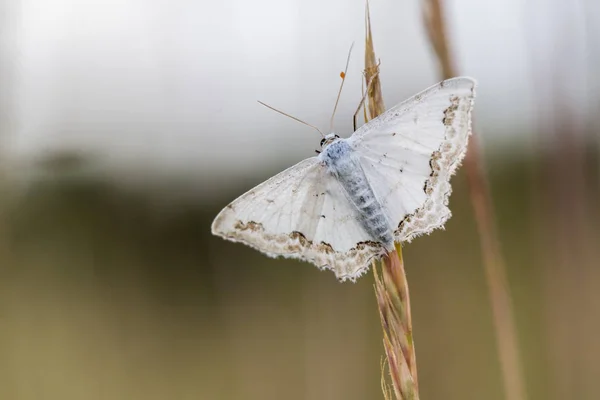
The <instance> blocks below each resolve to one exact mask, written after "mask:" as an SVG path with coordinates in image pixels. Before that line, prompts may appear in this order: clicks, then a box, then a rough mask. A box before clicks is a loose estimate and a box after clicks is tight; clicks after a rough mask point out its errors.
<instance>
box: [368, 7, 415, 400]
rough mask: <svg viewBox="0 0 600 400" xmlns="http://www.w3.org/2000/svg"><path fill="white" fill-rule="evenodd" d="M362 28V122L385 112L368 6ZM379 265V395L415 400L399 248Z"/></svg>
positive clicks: (408, 315)
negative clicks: (364, 86) (364, 94)
mask: <svg viewBox="0 0 600 400" xmlns="http://www.w3.org/2000/svg"><path fill="white" fill-rule="evenodd" d="M365 24H366V32H365V37H366V38H365V80H366V84H367V106H366V107H365V112H364V117H365V121H366V120H368V119H372V118H375V117H377V116H378V115H379V114H381V113H383V112H384V111H385V105H384V103H383V95H382V93H381V81H380V78H379V65H378V63H377V62H376V57H375V49H374V46H373V36H372V34H371V19H370V15H369V4H368V3H367V9H366V21H365ZM367 110H368V112H367ZM367 114H368V115H367ZM379 264H380V267H379V268H380V269H381V273H379V272H378V269H379V268H378V267H377V265H376V263H373V275H374V276H375V294H376V296H377V305H378V308H379V316H380V318H381V325H382V328H383V346H384V349H385V354H386V360H387V366H388V368H389V373H390V378H391V382H392V389H390V388H389V387H388V386H387V384H386V383H385V375H384V370H385V368H382V389H383V394H384V397H385V398H386V399H389V398H390V396H391V393H392V392H393V393H394V395H395V397H396V399H398V400H417V399H418V398H419V387H418V382H417V364H416V355H415V346H414V342H413V335H412V318H411V312H410V296H409V291H408V283H407V280H406V273H405V271H404V260H403V259H402V247H401V246H400V245H399V244H397V245H396V251H393V252H391V253H390V254H389V255H388V256H387V257H385V258H384V259H383V260H382V261H381V262H380V263H379ZM384 366H385V365H384Z"/></svg>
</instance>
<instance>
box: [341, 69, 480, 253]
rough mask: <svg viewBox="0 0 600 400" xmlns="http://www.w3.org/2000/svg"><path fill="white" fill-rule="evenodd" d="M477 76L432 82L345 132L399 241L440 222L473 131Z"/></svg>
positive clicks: (448, 212)
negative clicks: (472, 114) (376, 115)
mask: <svg viewBox="0 0 600 400" xmlns="http://www.w3.org/2000/svg"><path fill="white" fill-rule="evenodd" d="M475 85H476V83H475V81H474V80H473V79H471V78H466V77H460V78H453V79H448V80H445V81H443V82H440V83H439V84H437V85H434V86H432V87H430V88H428V89H426V90H425V91H423V92H421V93H419V94H417V95H415V96H414V97H412V98H410V99H408V100H406V101H404V102H403V103H400V104H398V105H396V106H395V107H392V108H391V109H389V110H388V111H386V112H385V113H383V114H381V115H380V116H379V117H377V118H375V119H373V120H371V121H369V122H368V123H366V124H364V125H363V126H361V127H360V128H359V129H357V130H356V132H355V133H354V134H353V135H352V136H351V137H350V138H349V141H350V142H351V145H352V146H353V148H354V149H355V151H357V152H358V154H359V157H360V162H361V165H362V167H363V169H364V171H365V174H366V176H367V178H368V179H369V182H370V183H371V185H372V187H373V190H374V192H375V194H376V196H377V198H378V199H379V201H380V202H381V203H382V205H383V207H384V211H385V213H386V215H387V217H388V219H389V221H390V223H391V224H392V226H394V227H395V232H394V233H395V240H396V241H397V242H404V241H410V240H412V239H413V238H414V237H415V236H418V235H421V234H426V233H429V232H431V231H432V230H434V229H436V228H440V227H443V225H444V223H445V222H446V220H447V219H448V218H450V215H451V213H450V210H449V208H448V198H449V196H450V193H451V186H450V177H451V176H452V175H453V174H454V172H455V171H456V168H457V167H458V166H459V165H460V162H461V160H462V159H463V157H464V154H465V152H466V150H467V144H468V139H469V136H470V134H471V111H472V108H473V102H474V97H475Z"/></svg>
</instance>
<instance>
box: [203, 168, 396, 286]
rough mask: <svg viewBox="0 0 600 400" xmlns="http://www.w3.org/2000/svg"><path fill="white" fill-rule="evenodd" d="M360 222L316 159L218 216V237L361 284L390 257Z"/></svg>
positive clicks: (215, 229) (274, 179) (214, 229)
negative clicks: (376, 261) (374, 264)
mask: <svg viewBox="0 0 600 400" xmlns="http://www.w3.org/2000/svg"><path fill="white" fill-rule="evenodd" d="M358 218H359V216H358V212H357V211H356V209H355V208H354V206H353V205H352V204H351V203H350V202H349V200H348V199H347V197H346V195H345V192H344V190H343V188H342V186H341V185H340V183H339V182H338V181H337V180H336V179H335V177H333V176H332V175H331V174H329V173H328V172H327V170H326V169H325V167H324V166H323V165H321V163H320V162H319V161H318V159H317V158H316V157H312V158H309V159H306V160H304V161H302V162H300V163H298V164H296V165H294V166H293V167H290V168H288V169H287V170H285V171H283V172H281V173H279V174H277V175H275V176H274V177H272V178H271V179H269V180H267V181H265V182H263V183H262V184H260V185H258V186H256V187H255V188H254V189H252V190H250V191H248V192H247V193H245V194H243V195H242V196H240V197H239V198H237V199H236V200H234V201H233V202H232V203H231V204H229V205H228V206H227V207H225V208H224V209H223V210H222V211H221V212H220V213H219V215H217V217H216V218H215V220H214V222H213V224H212V233H213V234H215V235H218V236H221V237H223V238H225V239H228V240H231V241H234V242H241V243H244V244H246V245H248V246H251V247H253V248H255V249H257V250H259V251H261V252H263V253H265V254H267V255H269V256H271V257H277V256H283V257H288V258H296V259H300V260H304V261H308V262H311V263H313V264H315V265H316V266H317V267H319V268H321V269H331V270H333V272H334V273H335V275H336V276H337V277H338V279H340V280H346V279H351V280H355V279H356V278H357V277H358V276H360V275H361V274H362V273H364V272H365V271H366V270H368V268H369V265H370V262H371V260H372V259H373V258H375V257H378V256H380V255H382V254H384V252H385V250H384V249H383V247H382V246H381V244H379V243H375V242H372V241H370V236H369V234H368V233H367V232H366V231H365V229H364V228H363V227H362V225H361V224H360V222H359V220H358Z"/></svg>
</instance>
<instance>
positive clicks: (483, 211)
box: [423, 0, 527, 400]
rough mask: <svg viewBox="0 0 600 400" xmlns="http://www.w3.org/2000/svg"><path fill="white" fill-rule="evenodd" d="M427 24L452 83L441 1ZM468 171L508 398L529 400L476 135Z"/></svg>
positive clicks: (426, 9) (426, 3)
mask: <svg viewBox="0 0 600 400" xmlns="http://www.w3.org/2000/svg"><path fill="white" fill-rule="evenodd" d="M423 20H424V24H425V28H426V30H427V33H428V35H429V40H430V42H431V45H432V47H433V49H434V51H435V54H436V55H437V58H438V61H439V64H440V73H441V75H442V77H443V78H444V79H448V78H451V77H454V76H457V74H456V68H455V66H454V60H453V59H452V56H451V52H450V50H449V46H448V40H447V37H446V27H445V23H444V14H443V9H442V6H441V4H440V1H439V0H423ZM465 171H466V173H467V179H468V183H469V192H470V197H471V202H472V204H473V210H474V213H475V219H476V222H477V228H478V231H479V237H480V245H481V252H482V255H483V265H484V268H485V273H486V279H487V283H488V287H489V295H490V302H491V305H492V312H493V317H494V325H495V329H496V340H497V345H498V353H499V358H500V364H501V368H502V375H503V381H504V390H505V395H506V398H507V399H509V400H525V399H526V398H527V396H526V391H525V384H524V380H523V373H522V367H521V361H520V357H519V350H518V341H517V334H516V327H515V318H514V312H513V306H512V299H511V295H510V291H509V287H508V281H507V276H506V266H505V263H504V259H503V257H502V253H501V250H500V241H499V239H498V234H497V230H496V226H495V217H494V205H493V202H492V198H491V194H490V190H489V186H488V181H487V177H486V174H485V172H484V169H483V161H482V156H481V154H480V148H479V145H478V136H477V135H475V134H473V137H472V138H471V142H470V144H469V151H468V152H467V155H466V158H465Z"/></svg>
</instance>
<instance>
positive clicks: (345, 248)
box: [212, 77, 475, 281]
mask: <svg viewBox="0 0 600 400" xmlns="http://www.w3.org/2000/svg"><path fill="white" fill-rule="evenodd" d="M474 90H475V81H474V80H473V79H471V78H466V77H460V78H453V79H448V80H445V81H443V82H440V83H438V84H437V85H435V86H432V87H430V88H429V89H427V90H425V91H423V92H421V93H419V94H417V95H416V96H414V97H412V98H410V99H408V100H406V101H404V102H403V103H400V104H398V105H396V106H395V107H392V108H391V109H389V110H388V111H386V112H385V113H383V114H381V115H380V116H379V117H378V118H375V119H373V120H371V121H370V122H368V123H366V124H364V125H363V126H361V127H360V128H359V129H357V130H356V132H354V134H353V135H352V136H350V137H349V138H340V137H339V136H338V135H336V134H334V133H330V134H328V135H326V136H325V137H324V138H323V140H321V148H322V151H321V153H320V154H319V155H318V156H316V157H311V158H308V159H306V160H304V161H302V162H300V163H298V164H296V165H294V166H293V167H290V168H288V169H286V170H285V171H283V172H281V173H279V174H277V175H275V176H274V177H272V178H271V179H269V180H267V181H266V182H263V183H262V184H260V185H258V186H257V187H255V188H254V189H252V190H250V191H249V192H247V193H245V194H243V195H242V196H240V197H239V198H237V199H236V200H234V201H233V202H232V203H231V204H229V205H228V206H227V207H225V208H224V209H223V210H222V211H221V212H220V213H219V215H218V216H217V217H216V218H215V220H214V222H213V224H212V233H213V234H215V235H218V236H221V237H223V238H225V239H228V240H231V241H234V242H241V243H244V244H246V245H248V246H251V247H254V248H255V249H257V250H259V251H261V252H263V253H265V254H267V255H268V256H271V257H277V256H283V257H289V258H297V259H300V260H304V261H308V262H311V263H313V264H315V265H316V266H317V267H319V268H321V269H331V270H332V271H333V272H334V273H335V275H336V277H337V278H338V279H340V280H342V281H344V280H346V279H350V280H352V281H354V280H356V278H357V277H359V276H360V275H361V274H363V273H365V272H366V271H367V270H368V268H369V265H370V263H371V261H372V260H373V259H377V258H380V257H381V256H383V255H385V254H387V252H391V251H393V250H394V242H410V241H411V239H413V238H414V237H416V236H418V235H422V234H425V233H429V232H431V231H432V230H434V229H436V228H441V227H443V225H444V223H445V222H446V220H447V219H448V218H450V210H449V209H448V197H449V196H450V192H451V187H450V182H449V181H450V177H451V176H452V175H453V174H454V172H455V170H456V168H457V167H458V166H459V164H460V161H461V160H462V158H463V156H464V154H465V151H466V149H467V142H468V139H469V135H470V133H471V110H472V107H473V100H474V96H475V92H474Z"/></svg>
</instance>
